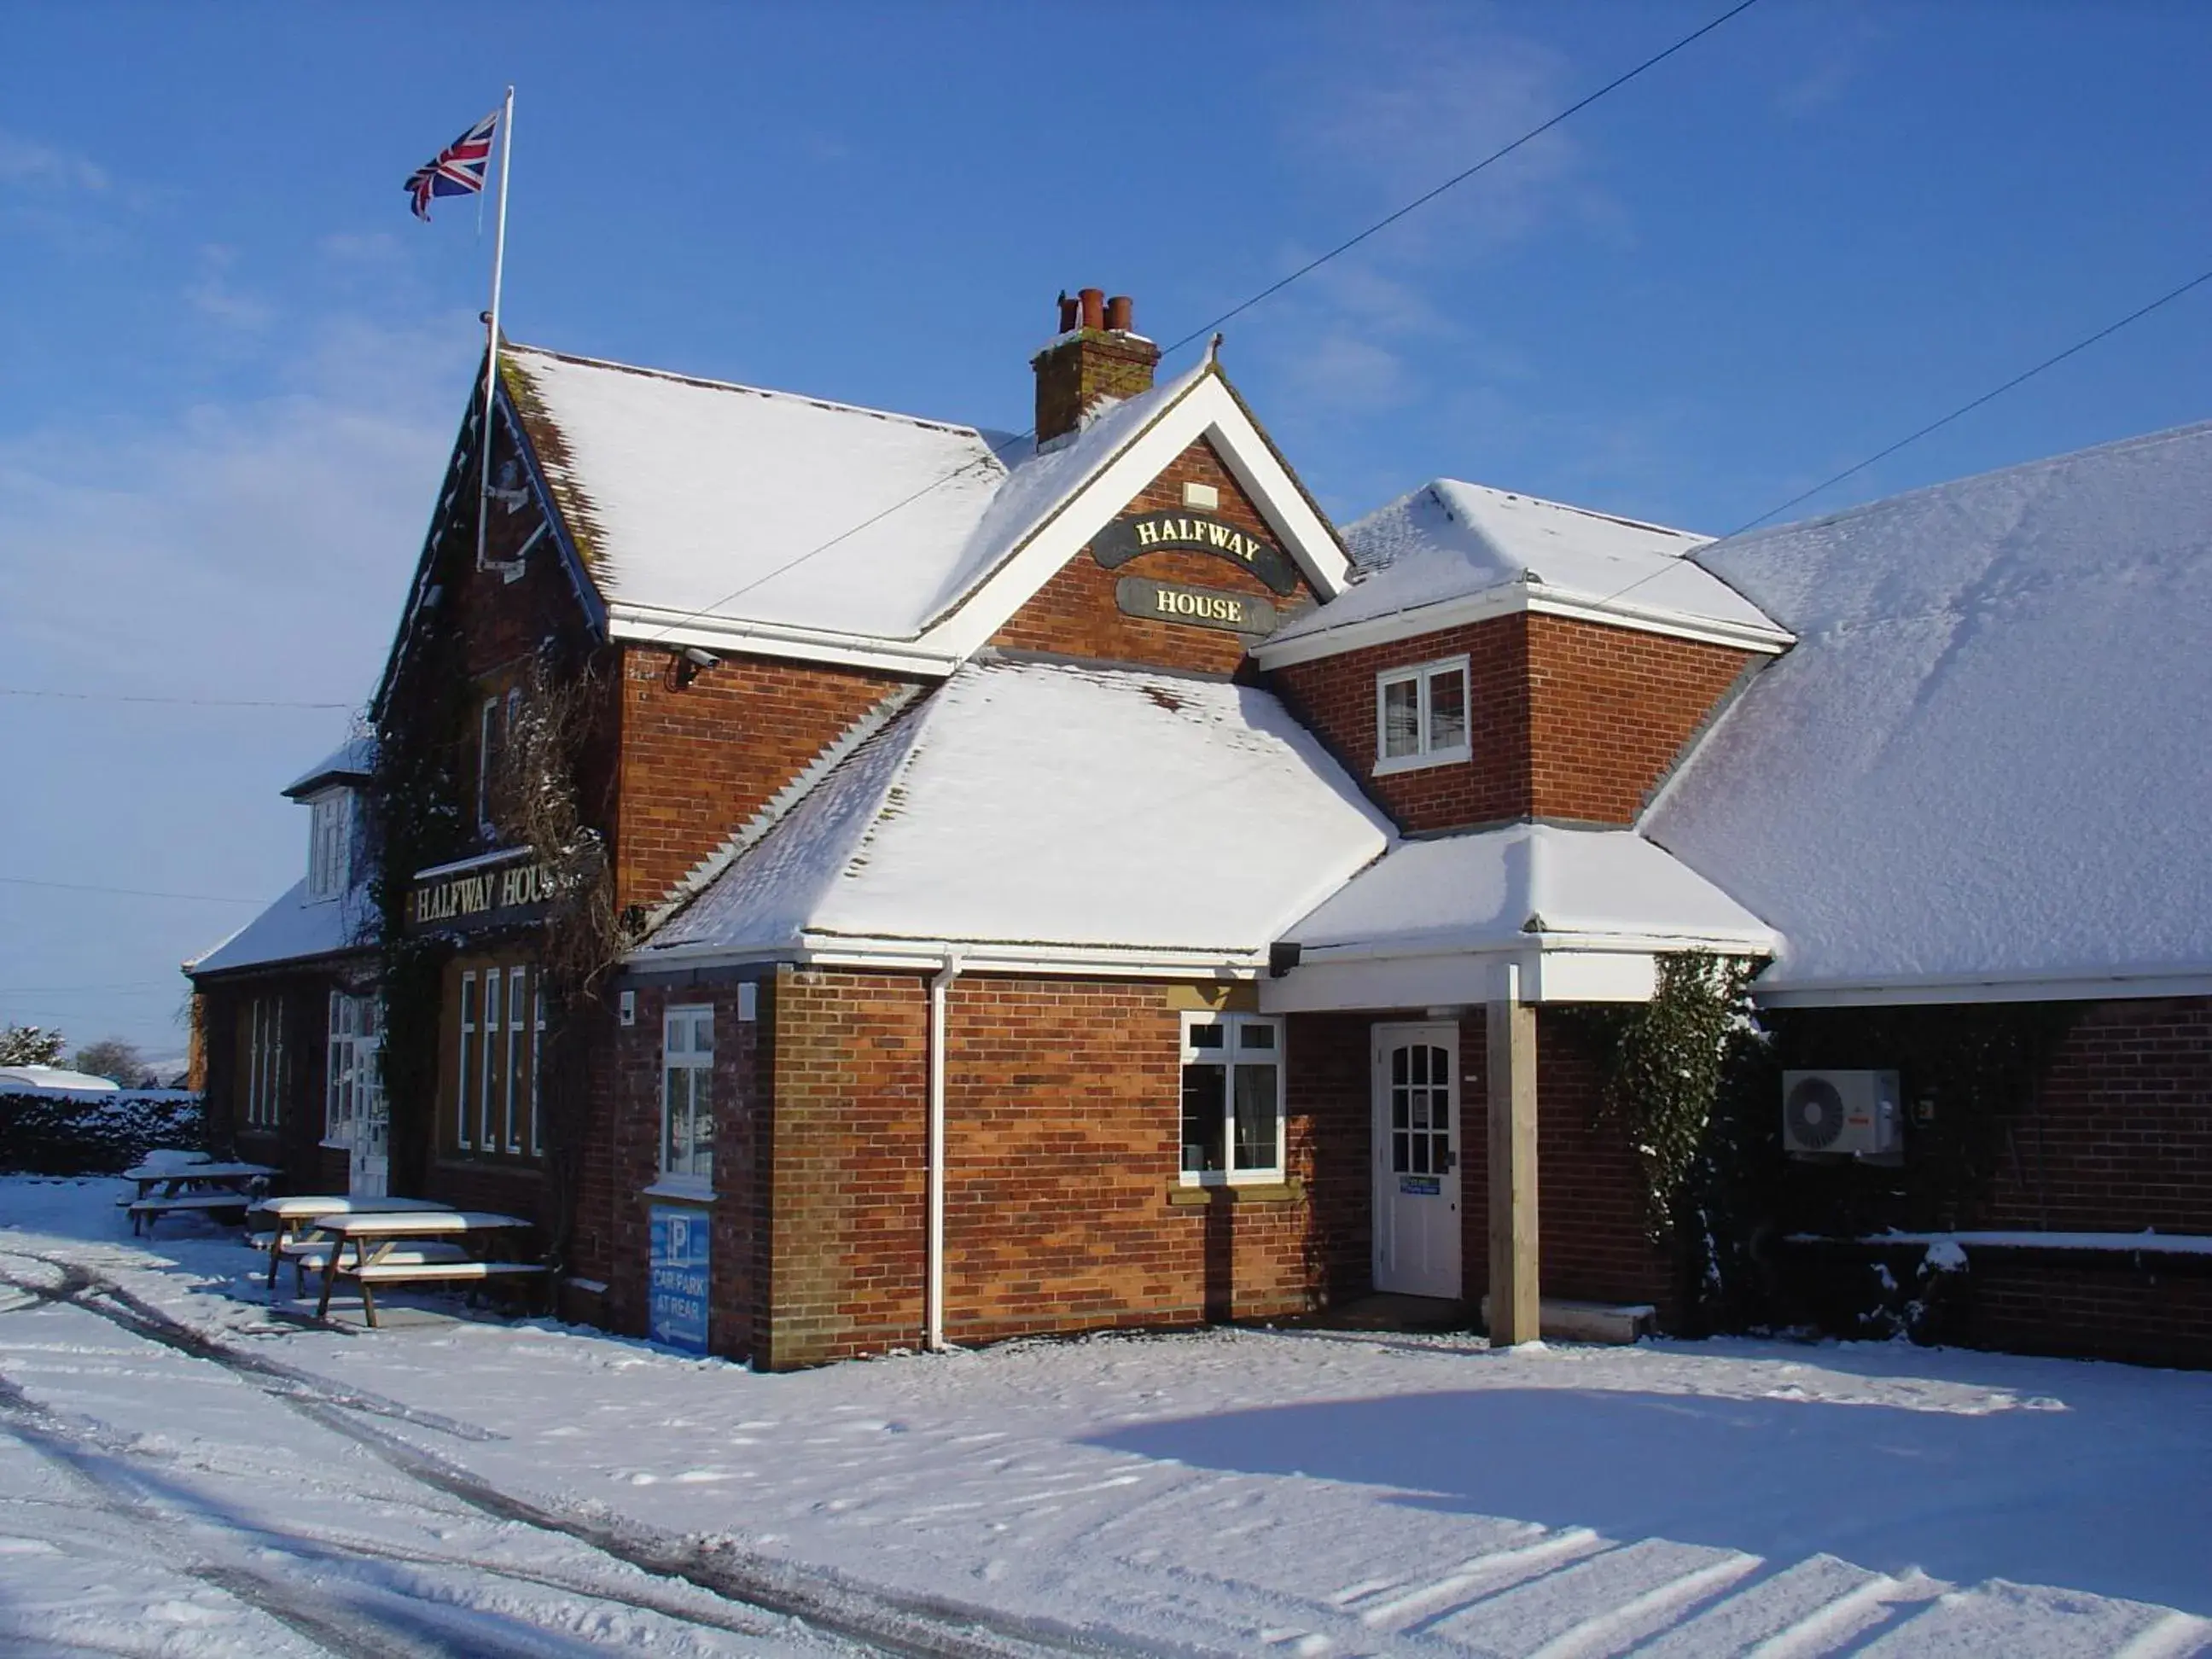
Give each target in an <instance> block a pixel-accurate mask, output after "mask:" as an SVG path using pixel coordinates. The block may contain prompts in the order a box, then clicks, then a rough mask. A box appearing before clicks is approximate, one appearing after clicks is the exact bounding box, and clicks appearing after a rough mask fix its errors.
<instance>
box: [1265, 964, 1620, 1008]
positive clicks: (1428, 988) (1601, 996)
mask: <svg viewBox="0 0 2212 1659" xmlns="http://www.w3.org/2000/svg"><path fill="white" fill-rule="evenodd" d="M1508 969H1514V970H1516V974H1517V981H1518V984H1519V987H1520V994H1521V997H1522V1000H1524V1001H1527V1002H1555V1003H1556V1002H1649V1001H1650V1000H1651V995H1652V993H1653V992H1654V991H1655V990H1656V988H1657V987H1658V983H1659V967H1658V960H1657V958H1656V957H1654V956H1653V955H1651V954H1650V952H1639V951H1540V950H1535V949H1528V950H1510V951H1462V952H1459V953H1457V954H1455V955H1451V956H1433V957H1375V958H1370V959H1367V960H1363V961H1356V962H1344V961H1338V962H1319V963H1313V962H1305V963H1299V964H1298V966H1297V967H1296V968H1293V969H1291V971H1290V973H1289V974H1288V975H1285V977H1283V978H1281V979H1263V980H1261V981H1260V1012H1262V1013H1266V1014H1304V1013H1328V1012H1360V1011H1372V1012H1380V1011H1383V1010H1389V1009H1397V1008H1433V1007H1439V1006H1449V1005H1451V1004H1455V1003H1458V1004H1475V1003H1486V1002H1495V1001H1497V1000H1500V999H1501V998H1503V997H1504V995H1505V994H1506V986H1507V982H1508V975H1507V970H1508Z"/></svg>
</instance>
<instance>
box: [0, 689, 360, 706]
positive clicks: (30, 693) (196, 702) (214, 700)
mask: <svg viewBox="0 0 2212 1659" xmlns="http://www.w3.org/2000/svg"><path fill="white" fill-rule="evenodd" d="M0 697H57V698H63V699H66V700H67V701H69V702H158V703H174V704H181V705H183V706H185V707H188V708H325V709H341V708H342V709H350V708H353V707H354V705H353V704H352V703H349V702H292V701H290V700H289V699H285V698H281V697H154V696H135V695H131V694H128V693H125V692H120V691H46V690H33V689H30V688H28V687H22V686H10V685H0Z"/></svg>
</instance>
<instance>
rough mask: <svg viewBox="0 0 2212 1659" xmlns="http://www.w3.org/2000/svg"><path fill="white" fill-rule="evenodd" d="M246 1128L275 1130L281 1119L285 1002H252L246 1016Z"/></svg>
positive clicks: (266, 998)
mask: <svg viewBox="0 0 2212 1659" xmlns="http://www.w3.org/2000/svg"><path fill="white" fill-rule="evenodd" d="M246 1018H247V1021H248V1024H247V1039H246V1127H248V1128H250V1129H275V1128H279V1127H282V1126H283V1120H284V999H283V998H282V997H276V996H259V997H255V998H254V999H252V1003H251V1005H250V1008H249V1012H248V1014H247V1017H246Z"/></svg>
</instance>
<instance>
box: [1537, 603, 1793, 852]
mask: <svg viewBox="0 0 2212 1659" xmlns="http://www.w3.org/2000/svg"><path fill="white" fill-rule="evenodd" d="M1752 660H1753V653H1749V652H1745V651H1736V650H1732V649H1730V648H1729V647H1726V646H1720V645H1705V644H1701V643H1699V641H1694V640H1678V639H1672V638H1669V637H1668V636H1667V635H1663V634H1646V633H1642V632H1639V631H1638V630H1636V629H1627V628H1608V627H1605V626H1602V625H1601V624H1599V623H1586V622H1577V621H1576V620H1574V619H1573V618H1571V617H1545V616H1531V617H1528V683H1529V719H1530V722H1531V728H1532V735H1531V738H1530V740H1529V755H1530V778H1529V789H1530V799H1531V801H1532V803H1533V804H1532V805H1531V808H1530V811H1532V812H1534V815H1535V816H1536V817H1546V818H1572V819H1582V820H1587V821H1589V822H1592V823H1634V822H1635V820H1636V817H1637V815H1638V813H1639V812H1641V811H1643V809H1644V799H1645V797H1646V796H1647V795H1649V793H1650V791H1651V789H1652V788H1653V787H1654V786H1656V784H1657V783H1658V781H1659V780H1660V778H1661V777H1662V775H1664V774H1665V772H1666V770H1667V768H1668V765H1670V764H1671V763H1673V761H1674V757H1675V756H1676V755H1677V754H1679V753H1680V751H1681V748H1682V745H1683V744H1686V743H1687V742H1688V741H1689V740H1690V738H1691V737H1692V734H1693V733H1695V732H1697V730H1698V728H1699V726H1701V725H1702V724H1703V723H1704V722H1705V718H1706V716H1707V715H1708V714H1711V712H1712V709H1713V708H1714V706H1715V705H1716V704H1717V703H1718V702H1720V700H1721V697H1722V696H1723V695H1724V694H1725V693H1726V692H1727V690H1728V689H1729V686H1731V685H1733V684H1735V679H1736V676H1737V675H1739V674H1741V672H1742V671H1743V670H1744V666H1745V665H1746V664H1747V663H1749V662H1751V661H1752Z"/></svg>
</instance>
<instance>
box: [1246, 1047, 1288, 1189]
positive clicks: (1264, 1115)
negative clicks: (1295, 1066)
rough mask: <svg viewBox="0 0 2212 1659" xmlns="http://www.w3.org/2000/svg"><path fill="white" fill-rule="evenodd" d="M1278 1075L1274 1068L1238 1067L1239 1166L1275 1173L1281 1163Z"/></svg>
mask: <svg viewBox="0 0 2212 1659" xmlns="http://www.w3.org/2000/svg"><path fill="white" fill-rule="evenodd" d="M1276 1099H1277V1094H1276V1073H1275V1068H1274V1067H1273V1066H1238V1067H1237V1168H1238V1169H1240V1170H1273V1169H1276V1168H1279V1166H1280V1164H1281V1157H1280V1152H1279V1148H1278V1146H1277V1145H1276V1142H1277V1139H1278V1137H1277V1134H1276V1121H1275V1102H1276Z"/></svg>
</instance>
